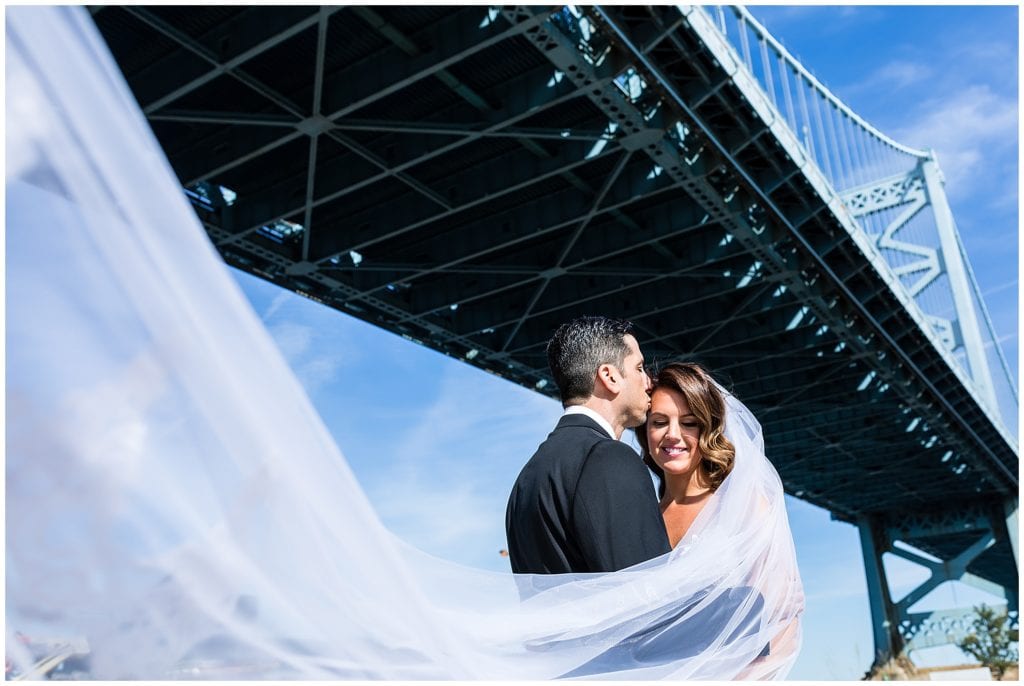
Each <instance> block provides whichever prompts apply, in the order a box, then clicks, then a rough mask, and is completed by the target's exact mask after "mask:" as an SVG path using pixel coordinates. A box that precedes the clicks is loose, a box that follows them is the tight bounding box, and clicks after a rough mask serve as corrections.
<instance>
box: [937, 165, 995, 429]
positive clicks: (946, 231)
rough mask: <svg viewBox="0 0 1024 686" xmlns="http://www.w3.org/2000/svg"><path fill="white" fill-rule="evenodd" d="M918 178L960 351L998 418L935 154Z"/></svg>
mask: <svg viewBox="0 0 1024 686" xmlns="http://www.w3.org/2000/svg"><path fill="white" fill-rule="evenodd" d="M921 174H922V175H923V176H924V183H925V190H926V192H927V194H928V202H929V203H931V206H932V211H933V212H934V213H935V227H936V228H937V229H938V233H939V244H940V246H941V247H940V249H941V251H942V262H943V265H944V266H945V269H946V275H947V276H948V278H949V285H950V288H951V289H952V291H953V303H954V305H955V307H956V316H957V321H958V324H959V329H960V335H961V337H962V340H963V343H964V348H965V349H966V351H967V364H968V366H969V367H970V370H971V378H972V380H973V381H974V385H975V388H976V390H977V391H978V394H979V395H980V396H981V397H982V398H983V399H984V400H985V402H986V403H987V404H988V406H989V410H990V411H991V412H992V413H993V415H995V416H999V405H998V403H997V402H996V395H995V389H994V387H993V386H992V374H991V372H989V368H988V358H987V357H986V353H985V341H984V340H983V339H982V337H981V327H980V326H978V317H977V314H975V311H974V300H973V298H972V296H971V285H970V281H968V279H967V270H966V267H965V266H964V261H963V257H961V255H960V247H959V244H958V243H957V237H956V224H955V223H954V222H953V213H952V211H951V210H950V209H949V202H948V201H947V200H946V193H945V191H944V190H943V188H942V186H943V181H942V173H941V172H940V171H939V165H938V162H936V161H935V154H934V152H933V153H932V157H931V158H929V159H926V160H923V161H922V162H921Z"/></svg>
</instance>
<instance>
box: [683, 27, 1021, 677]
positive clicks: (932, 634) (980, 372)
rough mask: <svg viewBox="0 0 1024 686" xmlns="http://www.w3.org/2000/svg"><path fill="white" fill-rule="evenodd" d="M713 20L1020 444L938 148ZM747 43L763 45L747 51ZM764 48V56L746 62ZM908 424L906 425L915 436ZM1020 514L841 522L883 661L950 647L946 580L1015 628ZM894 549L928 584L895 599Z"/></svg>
mask: <svg viewBox="0 0 1024 686" xmlns="http://www.w3.org/2000/svg"><path fill="white" fill-rule="evenodd" d="M713 17H714V19H713V20H712V21H708V19H709V18H710V15H709V16H701V14H700V13H699V12H692V13H691V14H690V15H689V20H690V22H691V26H693V27H694V28H695V29H696V30H697V31H698V32H701V33H703V36H702V38H703V39H704V41H705V43H706V44H712V43H714V42H716V41H717V42H719V43H721V42H724V41H726V40H727V41H729V42H730V44H731V46H732V48H733V50H732V53H731V55H730V57H731V60H729V61H731V62H732V63H735V64H737V65H740V64H742V65H743V66H745V67H746V75H745V77H746V78H747V79H749V81H751V82H755V81H756V83H757V85H758V86H759V87H760V92H759V93H757V94H756V96H755V97H760V99H761V100H762V106H763V107H766V108H771V110H772V112H771V115H770V116H772V117H773V118H775V119H776V120H777V121H785V122H786V124H788V126H789V128H790V130H791V131H792V132H793V134H795V136H796V138H798V139H799V141H800V143H801V145H802V149H803V152H804V153H805V154H806V155H807V156H808V157H809V158H811V159H812V160H813V163H814V165H815V167H816V169H817V172H818V173H820V174H821V175H823V176H824V177H825V178H826V179H827V180H828V183H829V185H830V186H831V188H832V189H834V190H835V191H836V193H837V195H838V196H839V197H840V199H841V201H842V205H843V208H844V210H845V212H846V213H848V216H849V218H850V219H851V220H852V221H851V225H852V227H853V232H854V233H855V234H859V238H860V239H861V240H860V241H859V242H860V244H861V245H862V246H863V247H865V248H866V250H867V252H869V253H870V256H871V257H875V258H881V260H880V261H881V262H882V264H881V265H880V266H881V272H882V276H883V278H884V279H886V281H887V282H888V283H889V285H890V287H891V288H892V289H893V290H895V291H899V292H901V293H903V294H904V295H906V296H909V299H910V300H911V301H912V303H913V304H912V305H911V307H913V306H915V305H916V306H917V307H919V308H920V314H921V315H922V323H923V324H924V325H925V326H924V327H923V328H925V330H926V332H927V333H928V334H929V335H930V337H931V340H932V342H933V344H935V345H936V347H938V348H940V349H941V350H942V351H943V352H944V353H945V354H946V355H947V360H948V361H949V362H950V366H951V367H952V368H953V369H954V371H955V372H956V373H957V374H958V375H959V377H960V379H961V381H962V382H963V383H964V385H965V386H967V387H968V388H969V389H970V391H971V392H972V395H973V396H974V398H975V399H976V401H977V402H978V403H979V404H980V405H981V406H982V408H983V410H984V412H985V414H986V415H987V416H988V417H989V418H990V419H991V420H992V421H993V423H994V424H996V425H997V426H1000V427H1001V429H1002V432H1003V434H1004V436H1007V437H1008V439H1009V442H1011V444H1012V445H1014V446H1015V447H1016V440H1015V437H1014V436H1012V435H1010V434H1009V432H1008V431H1007V430H1006V428H1005V425H1004V422H1003V414H1002V411H1001V409H1002V408H1001V407H1000V404H999V399H998V398H997V392H996V384H995V382H994V377H993V374H992V369H991V365H990V364H989V357H988V353H987V351H986V345H985V338H984V336H983V329H982V325H981V321H982V319H981V318H982V317H983V318H984V323H985V325H986V326H987V327H988V332H989V333H990V334H991V337H992V339H993V343H995V338H996V337H995V335H994V329H993V325H992V322H991V318H990V317H989V315H988V312H987V310H986V308H985V303H984V300H983V299H982V297H981V296H980V289H979V288H978V285H977V281H976V280H975V278H974V274H973V273H972V271H971V267H970V263H969V261H968V260H967V257H966V252H965V250H964V247H963V244H962V242H961V240H960V236H959V233H958V231H957V227H956V222H955V219H954V217H953V213H952V211H951V209H950V205H949V201H948V199H947V197H946V192H945V179H944V176H943V174H942V170H941V169H940V167H939V162H938V158H937V155H936V154H935V152H934V151H933V150H927V151H924V150H915V149H912V148H909V147H907V146H905V145H902V144H900V143H898V142H896V141H894V140H892V139H890V138H888V137H887V136H885V134H883V133H882V132H880V131H878V130H877V129H875V128H874V127H873V126H871V125H870V124H868V123H867V122H865V121H864V120H863V119H861V118H860V117H859V116H858V115H857V114H856V113H855V112H853V111H852V110H851V109H850V108H849V107H848V106H847V105H845V104H844V103H843V102H842V101H841V100H839V99H838V98H837V97H836V96H835V95H834V94H832V93H831V92H830V91H829V90H828V88H826V87H825V86H824V85H823V84H822V83H820V82H819V81H818V80H817V79H816V78H815V77H814V76H813V75H812V74H810V73H809V72H808V71H807V70H806V69H805V68H804V66H803V65H801V64H800V62H799V61H797V60H796V59H795V58H794V57H793V56H792V55H791V54H790V53H789V52H788V51H787V50H786V49H785V47H783V46H782V45H781V44H780V43H779V42H778V41H777V40H776V39H775V38H774V37H773V36H771V34H770V33H768V31H767V29H765V28H764V27H763V26H762V25H761V24H759V23H758V22H757V20H756V19H755V18H754V17H753V16H752V15H751V14H750V12H749V11H747V10H746V9H745V8H743V7H733V8H730V10H729V11H728V12H727V11H726V10H725V9H724V8H721V7H720V8H718V9H717V10H716V11H715V12H714V13H713ZM712 26H713V27H714V30H712V28H711V27H712ZM715 33H718V34H719V35H714V34H715ZM752 45H754V46H756V48H759V50H758V49H754V50H752V49H751V46H752ZM758 54H759V55H760V62H757V61H756V60H755V59H754V58H753V57H752V55H758ZM739 69H740V70H742V67H739ZM737 73H739V72H737ZM740 76H743V75H742V74H741V75H740ZM734 78H735V79H736V80H741V79H740V78H739V77H737V76H736V75H734ZM777 82H778V83H777ZM780 93H781V95H780ZM769 103H770V104H769ZM876 264H877V262H876ZM937 303H938V304H937ZM950 305H951V306H950ZM937 309H938V310H940V311H936V310H937ZM979 312H980V315H981V316H979ZM992 347H993V348H994V349H995V352H996V355H997V356H998V360H999V363H1000V365H1001V367H1002V371H1003V374H1004V377H1003V379H1002V380H1003V381H1005V384H1004V389H1005V390H1007V391H1008V394H1009V395H1010V396H1012V405H1013V409H1016V405H1017V403H1018V402H1019V400H1018V395H1017V389H1016V387H1015V385H1014V382H1013V379H1012V375H1011V373H1010V371H1009V365H1008V364H1007V362H1006V359H1005V357H1004V355H1003V353H1002V350H1001V348H1000V346H999V345H998V343H995V344H994V345H993V346H992ZM1004 407H1005V406H1004ZM913 428H914V423H913V422H912V423H911V424H910V425H909V427H908V431H910V430H912V429H913ZM922 447H923V448H928V447H929V445H928V444H927V442H925V443H923V444H922ZM957 461H958V458H955V456H954V454H953V453H952V452H951V451H947V452H946V453H945V454H944V455H943V457H942V459H941V464H942V465H945V466H947V467H951V468H952V469H953V471H954V473H960V472H957V470H961V471H962V469H963V465H962V464H960V465H957V464H956V463H957ZM940 468H942V467H940ZM1017 509H1018V499H1017V498H1016V497H1015V496H1003V499H1001V500H1000V499H995V498H992V497H991V496H989V497H987V498H983V499H981V500H978V501H964V502H941V505H938V506H933V507H931V508H924V509H915V510H913V511H911V510H888V511H881V512H862V513H860V514H859V515H858V516H856V517H854V518H849V517H844V518H843V519H846V520H847V521H850V520H852V521H853V523H855V524H856V526H857V527H858V529H859V532H860V540H861V550H862V555H863V559H864V567H865V580H866V582H867V587H868V596H869V603H870V607H871V619H872V630H873V636H874V645H875V664H876V665H879V664H882V663H884V662H886V661H887V660H888V659H889V658H891V657H894V656H897V655H899V654H901V653H910V652H912V651H914V650H919V649H923V648H930V647H935V646H940V645H944V644H956V643H958V642H959V641H960V640H961V639H962V638H963V637H965V636H966V634H967V633H968V632H969V628H970V623H971V619H972V617H973V615H974V611H973V609H972V608H952V609H947V610H942V611H935V612H919V611H911V608H912V607H913V606H914V605H915V604H917V603H918V602H919V601H921V600H922V599H923V598H925V597H926V596H927V595H928V594H929V593H931V592H932V591H933V590H935V589H936V588H938V587H939V586H940V585H942V584H944V583H947V582H952V581H958V582H960V583H963V584H966V585H968V586H970V587H973V588H976V589H980V590H982V591H984V592H986V593H989V594H991V595H993V596H996V597H998V598H1001V599H1002V603H999V604H997V605H996V609H997V610H1001V611H1007V612H1009V613H1010V617H1011V619H1012V621H1013V622H1014V623H1016V622H1017V620H1018V610H1019V606H1018V595H1017V588H1018V578H1019V574H1018V562H1017V561H1018V560H1019V556H1018V555H1019V553H1018V547H1017V527H1018V523H1017ZM833 517H836V515H835V513H834V514H833ZM886 553H889V554H892V555H895V556H897V557H899V558H901V559H903V560H907V561H910V562H913V563H915V564H917V565H920V566H922V567H924V568H925V569H927V570H928V571H929V573H930V574H929V577H928V578H927V579H926V580H925V581H924V582H922V583H921V584H919V585H918V586H917V587H916V588H914V589H912V590H911V591H910V592H908V593H907V594H906V595H904V596H903V597H902V598H899V599H895V598H894V597H893V593H892V590H891V588H890V586H889V582H888V578H887V575H886V569H885V564H884V562H883V556H884V555H885V554H886ZM983 555H984V557H983ZM995 558H998V560H996V559H995Z"/></svg>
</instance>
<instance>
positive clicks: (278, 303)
mask: <svg viewBox="0 0 1024 686" xmlns="http://www.w3.org/2000/svg"><path fill="white" fill-rule="evenodd" d="M294 297H295V296H294V295H293V294H292V293H291V292H290V291H281V292H280V293H278V294H277V295H275V296H274V299H273V300H271V301H270V305H268V306H267V309H266V311H265V312H264V313H263V314H262V315H260V319H262V320H263V321H264V322H269V321H270V320H271V318H272V317H273V316H274V315H275V314H277V311H278V310H280V309H281V308H282V307H283V306H284V305H285V303H287V302H289V301H290V300H291V299H292V298H294Z"/></svg>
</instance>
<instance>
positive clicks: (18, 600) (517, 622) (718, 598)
mask: <svg viewBox="0 0 1024 686" xmlns="http://www.w3.org/2000/svg"><path fill="white" fill-rule="evenodd" d="M6 30H7V99H6V114H7V138H6V142H7V178H6V190H7V209H6V212H7V215H6V221H7V294H8V298H7V308H8V309H7V417H6V420H7V445H6V449H7V456H6V485H7V492H6V497H7V520H6V521H7V524H6V526H7V529H6V554H7V605H6V607H7V617H6V619H7V649H8V655H9V656H10V657H11V658H13V660H14V662H15V663H16V665H17V666H18V668H20V669H21V670H23V671H27V670H28V669H29V666H30V662H31V659H32V657H31V656H30V655H29V654H28V653H27V651H26V650H25V649H24V648H23V647H22V645H21V643H20V642H19V641H18V640H17V637H16V635H15V632H16V631H24V632H25V633H28V634H32V635H48V636H65V637H69V638H71V637H78V638H84V639H85V640H86V641H88V645H89V649H90V659H91V673H92V676H93V677H94V678H99V679H123V678H142V679H161V678H211V679H224V678H257V679H258V678H275V679H281V678H286V679H287V678H294V679H323V678H349V679H478V678H482V679H501V678H518V679H547V678H557V677H564V678H576V677H580V678H586V679H601V678H610V679H655V678H658V679H664V678H669V679H736V678H750V679H760V678H783V677H785V675H786V674H787V672H788V670H789V668H790V667H791V665H792V663H793V660H794V659H795V657H796V655H797V652H798V649H799V645H800V626H799V621H800V615H801V612H802V609H803V592H802V586H801V582H800V578H799V573H798V570H797V567H796V559H795V553H794V549H793V543H792V537H791V534H790V531H789V525H788V522H787V518H786V512H785V504H784V500H783V490H782V485H781V482H780V480H779V478H778V475H777V474H776V472H775V470H774V469H773V467H772V466H771V464H770V463H769V462H768V460H767V459H766V458H765V456H764V445H763V440H762V436H761V429H760V426H759V425H758V423H757V421H756V420H755V419H754V417H753V416H752V415H751V414H750V413H749V412H748V411H747V410H746V408H745V407H744V406H743V405H742V404H741V403H740V402H738V401H737V400H735V399H734V398H729V401H728V436H729V438H730V439H731V440H732V441H733V443H734V444H735V445H736V448H737V458H736V468H735V470H734V471H733V473H732V474H731V475H730V476H729V478H728V479H727V480H726V482H725V483H724V484H723V486H722V487H721V488H720V489H719V491H718V492H717V493H716V494H715V495H714V496H713V497H712V499H711V501H710V503H709V504H708V505H707V507H706V508H705V509H704V511H703V512H702V513H701V515H700V517H699V518H698V520H697V522H696V523H695V524H694V525H693V527H692V528H691V530H690V531H689V533H688V534H687V535H686V537H685V538H684V539H683V540H682V541H681V543H680V544H679V545H678V546H677V548H676V549H675V550H673V551H672V552H671V553H669V554H668V555H665V556H663V557H660V558H657V559H654V560H651V561H649V562H646V563H644V564H641V565H637V566H636V567H633V568H630V569H628V570H624V571H622V572H617V573H613V574H603V575H583V574H580V575H557V576H535V575H512V574H510V573H508V574H500V573H492V572H486V571H482V570H476V569H471V568H467V567H463V566H460V565H457V564H454V563H451V562H447V561H444V560H440V559H436V558H433V557H431V556H429V555H426V554H425V553H422V552H420V551H418V550H416V549H415V548H413V547H411V546H409V545H407V544H405V543H404V542H403V541H401V540H399V539H398V538H396V537H395V536H394V535H392V534H391V533H390V532H389V531H388V530H387V529H385V528H384V526H383V525H382V524H381V522H380V520H379V519H378V517H377V515H376V514H375V512H374V509H373V506H372V504H371V503H370V502H369V501H368V500H367V498H366V497H365V496H364V494H363V493H362V491H361V490H360V487H359V484H358V483H357V481H356V479H355V478H354V476H353V474H352V472H351V471H350V470H349V468H348V467H347V465H346V463H345V460H344V457H343V456H342V454H341V452H340V451H339V449H338V448H337V446H336V445H335V444H334V442H333V440H332V439H331V437H330V435H329V434H328V432H327V430H326V429H325V427H324V426H323V424H322V423H321V420H320V419H319V417H318V415H317V413H316V411H315V410H314V409H313V407H312V406H311V404H310V402H309V400H308V399H307V398H306V396H305V394H304V392H303V390H302V388H301V387H300V385H299V384H298V382H297V381H296V380H295V378H294V376H293V374H292V373H291V371H290V370H289V368H288V367H287V365H286V363H285V362H284V360H283V358H282V356H281V355H280V354H279V352H278V351H277V349H276V347H275V346H274V344H273V342H272V340H271V338H270V337H269V335H268V333H267V332H266V331H265V330H264V328H263V327H262V325H261V323H260V321H259V319H258V318H257V317H256V315H255V314H254V313H253V311H252V309H251V307H250V306H249V305H248V303H247V302H246V300H245V298H244V296H243V295H242V293H241V292H240V290H239V288H238V287H237V286H236V284H235V283H234V282H233V281H232V279H231V277H230V275H229V274H228V272H227V270H226V268H225V267H224V265H223V263H222V262H221V260H220V258H219V257H218V255H217V254H216V252H215V250H214V249H213V247H212V246H211V245H210V243H209V241H208V239H207V237H206V235H205V232H204V231H203V229H202V227H201V226H200V225H199V223H198V221H197V219H196V217H195V214H194V213H193V211H192V210H191V208H190V206H189V205H188V203H187V202H186V200H185V198H184V195H183V194H182V191H181V188H180V186H179V185H178V182H177V181H176V178H175V175H174V174H173V172H172V170H171V169H170V166H169V165H168V163H167V161H166V159H165V158H164V156H163V154H162V152H161V150H160V148H159V146H158V144H157V141H156V139H155V138H154V137H153V135H152V133H151V131H150V130H149V127H148V125H147V123H146V121H145V119H144V117H143V115H142V113H141V112H140V111H139V109H138V107H137V105H136V103H135V101H134V99H133V97H132V95H131V93H130V91H129V90H128V88H127V86H126V84H125V83H124V80H123V78H122V77H121V75H120V73H119V71H118V69H117V66H116V64H115V63H114V61H113V59H112V57H111V56H110V54H109V52H108V50H107V48H106V46H105V44H104V43H103V40H102V39H101V37H100V36H99V34H98V32H97V31H96V29H95V27H94V26H93V24H92V21H91V19H90V18H89V16H88V14H87V12H86V11H85V10H84V9H81V8H68V7H59V8H58V7H11V8H8V10H7V29H6ZM353 402H354V403H355V402H358V399H353ZM505 495H506V494H504V493H502V494H495V497H500V498H503V497H505Z"/></svg>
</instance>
